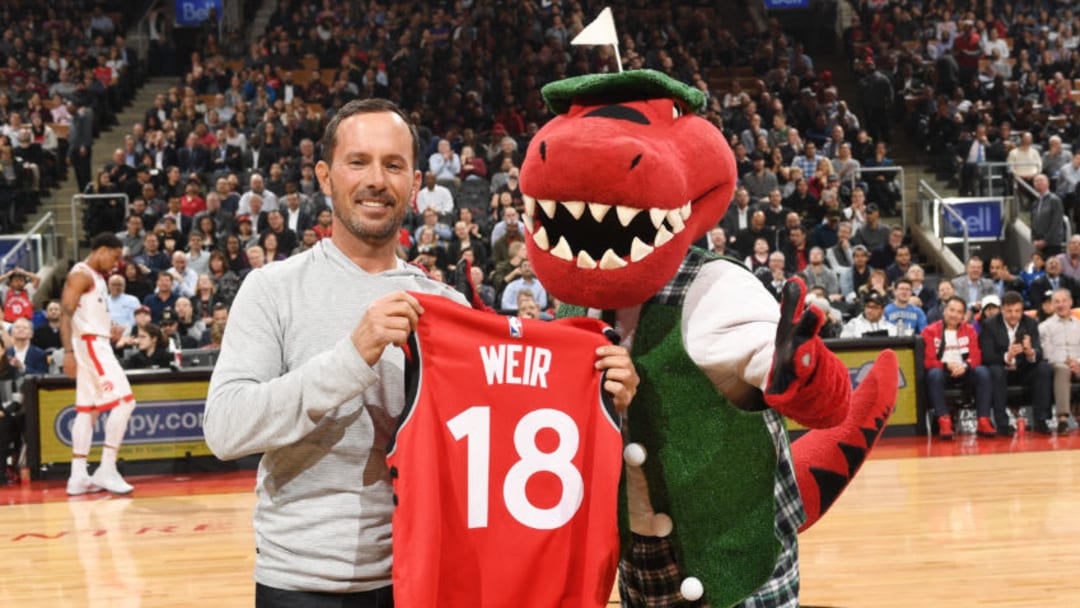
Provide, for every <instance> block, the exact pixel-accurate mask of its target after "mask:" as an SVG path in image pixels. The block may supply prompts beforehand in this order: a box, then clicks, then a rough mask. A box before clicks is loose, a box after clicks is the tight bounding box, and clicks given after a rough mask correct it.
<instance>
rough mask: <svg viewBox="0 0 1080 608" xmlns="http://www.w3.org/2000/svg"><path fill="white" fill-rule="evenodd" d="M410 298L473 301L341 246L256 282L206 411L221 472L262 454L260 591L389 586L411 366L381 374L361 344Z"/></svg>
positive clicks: (383, 365)
mask: <svg viewBox="0 0 1080 608" xmlns="http://www.w3.org/2000/svg"><path fill="white" fill-rule="evenodd" d="M397 290H407V291H420V292H424V293H434V294H441V295H445V296H447V297H449V298H452V299H454V300H456V301H458V302H460V303H463V304H464V303H465V300H464V298H463V297H462V296H461V295H460V294H458V293H457V292H456V291H454V290H452V289H451V288H450V287H448V286H446V285H443V284H441V283H438V282H436V281H434V280H432V279H430V278H428V277H427V276H426V275H424V274H423V273H422V272H421V271H420V270H418V269H416V268H414V267H411V266H407V265H406V264H405V263H404V262H401V263H400V264H399V266H398V268H397V269H394V270H390V271H386V272H382V273H379V274H369V273H367V272H365V271H363V270H362V269H360V268H359V267H358V266H356V264H354V263H353V262H352V261H351V260H349V259H348V258H347V257H346V256H345V255H344V254H343V253H342V252H341V250H340V249H338V248H337V247H336V246H335V245H334V244H333V243H331V242H330V239H323V240H322V241H320V242H319V244H317V245H316V246H315V247H313V248H312V249H311V250H309V251H307V252H304V253H302V254H299V255H297V256H294V257H292V258H289V259H288V260H285V261H282V262H275V263H273V264H270V265H268V266H266V267H264V268H261V269H259V270H256V271H254V272H252V273H251V274H250V275H249V276H248V277H247V279H246V280H245V281H244V285H243V287H242V289H240V292H239V294H238V295H237V297H236V300H235V302H234V304H233V307H232V310H231V311H230V314H229V323H228V329H227V330H226V332H225V337H224V340H223V343H222V348H221V356H220V358H219V359H218V362H217V365H216V366H215V368H214V374H213V377H212V378H211V381H210V391H209V395H208V397H207V401H206V417H205V421H204V431H205V436H206V442H207V444H208V445H209V446H210V449H211V450H213V452H214V454H216V455H217V456H218V457H219V458H222V459H232V458H238V457H240V456H245V455H248V454H256V453H263V457H262V460H261V461H260V463H259V472H258V480H257V486H256V494H257V495H258V504H257V505H256V507H255V516H254V527H255V542H256V547H257V550H258V556H257V557H256V560H255V580H256V581H257V582H259V583H262V584H264V585H268V586H271V587H276V588H280V589H292V590H303V591H323V592H333V593H343V592H354V591H366V590H370V589H375V588H379V587H384V586H386V585H389V584H390V564H391V541H390V520H391V515H392V513H393V503H392V500H393V498H392V495H393V488H392V485H391V481H390V474H389V471H388V469H387V466H386V453H385V450H386V446H387V443H388V441H389V440H390V438H391V436H392V434H393V433H394V430H395V428H396V424H397V417H398V415H399V414H400V413H401V410H402V407H403V405H404V398H405V395H404V376H403V371H402V370H403V355H402V352H401V350H400V349H399V348H397V347H394V346H388V347H387V349H386V351H385V352H384V353H383V357H382V359H381V360H379V362H378V363H376V364H375V366H374V367H371V366H368V365H367V363H366V362H365V361H364V360H363V358H362V357H361V356H360V354H359V353H358V352H357V351H356V348H355V347H354V346H353V344H352V342H351V341H350V336H351V334H352V331H353V329H354V328H355V327H356V325H357V324H358V323H359V321H360V319H361V317H363V315H364V312H365V311H366V310H367V308H368V305H369V304H370V303H371V302H372V301H374V300H376V299H378V298H380V297H382V296H384V295H386V294H389V293H391V292H394V291H397Z"/></svg>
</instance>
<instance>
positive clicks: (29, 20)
mask: <svg viewBox="0 0 1080 608" xmlns="http://www.w3.org/2000/svg"><path fill="white" fill-rule="evenodd" d="M124 5H125V3H121V2H108V3H106V2H99V3H93V4H92V3H89V2H79V1H74V0H64V1H61V2H53V3H48V5H47V6H43V7H37V6H34V5H32V4H31V3H25V2H23V3H20V2H12V3H4V6H3V7H0V230H3V231H5V232H9V231H12V230H15V229H16V228H18V227H19V226H21V224H22V222H23V221H24V220H25V218H26V217H27V216H28V215H29V214H30V213H32V212H33V211H34V210H35V209H36V208H37V206H38V204H39V202H40V198H41V196H42V195H43V194H45V193H46V192H48V190H50V189H52V188H55V187H56V186H57V185H58V184H59V182H60V181H61V180H62V179H63V177H64V176H65V175H66V170H67V167H68V165H69V164H70V165H71V166H72V167H73V168H74V170H75V173H76V175H77V177H78V181H79V185H80V188H81V187H82V186H83V185H85V184H86V183H88V182H89V181H90V168H91V164H92V162H93V139H94V137H95V135H96V134H97V133H98V131H99V130H100V129H102V128H104V127H108V126H111V125H114V124H116V113H117V112H118V111H119V110H120V109H121V108H122V107H123V106H124V105H126V104H127V103H128V102H129V101H130V99H131V98H132V97H133V95H134V92H135V90H136V87H137V86H138V85H139V83H140V82H141V80H142V78H143V66H142V65H141V64H140V62H139V60H138V58H137V57H136V55H135V53H134V51H133V50H132V49H131V48H129V47H128V45H127V41H126V40H125V38H124V36H123V35H122V33H121V32H123V31H125V28H126V26H128V25H130V22H129V21H128V20H129V19H130V18H131V17H132V15H130V14H126V13H125V12H123V8H124Z"/></svg>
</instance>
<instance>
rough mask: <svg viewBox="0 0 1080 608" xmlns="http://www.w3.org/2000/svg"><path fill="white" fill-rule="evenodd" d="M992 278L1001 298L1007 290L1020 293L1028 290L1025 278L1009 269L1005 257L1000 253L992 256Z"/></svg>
mask: <svg viewBox="0 0 1080 608" xmlns="http://www.w3.org/2000/svg"><path fill="white" fill-rule="evenodd" d="M990 280H991V281H993V283H994V288H995V289H997V295H998V297H999V298H1004V297H1005V292H1007V291H1015V292H1017V293H1020V294H1023V293H1024V292H1025V291H1027V283H1024V279H1021V278H1020V277H1018V276H1016V275H1014V274H1013V273H1012V272H1010V271H1009V267H1008V266H1007V265H1006V264H1005V258H1003V257H1001V256H1000V255H995V256H994V257H992V258H990Z"/></svg>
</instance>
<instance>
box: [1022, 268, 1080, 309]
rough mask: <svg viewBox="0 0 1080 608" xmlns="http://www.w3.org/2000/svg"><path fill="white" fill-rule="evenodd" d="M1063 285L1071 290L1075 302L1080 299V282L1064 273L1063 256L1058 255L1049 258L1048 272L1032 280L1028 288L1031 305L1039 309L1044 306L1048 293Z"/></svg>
mask: <svg viewBox="0 0 1080 608" xmlns="http://www.w3.org/2000/svg"><path fill="white" fill-rule="evenodd" d="M1062 287H1064V288H1065V289H1068V290H1069V293H1071V294H1072V296H1073V301H1074V302H1076V301H1078V300H1080V298H1078V297H1077V296H1080V283H1077V282H1076V281H1074V280H1073V279H1071V278H1069V277H1067V276H1065V275H1064V274H1062V272H1061V258H1059V257H1057V256H1054V257H1051V258H1047V259H1046V274H1044V275H1043V276H1040V277H1037V278H1036V279H1035V280H1034V281H1032V282H1031V287H1030V288H1028V299H1029V300H1030V301H1031V307H1032V308H1034V309H1035V310H1038V309H1039V308H1040V307H1041V306H1042V302H1043V300H1045V299H1046V297H1047V296H1046V294H1047V293H1051V292H1053V291H1054V290H1055V289H1059V288H1062Z"/></svg>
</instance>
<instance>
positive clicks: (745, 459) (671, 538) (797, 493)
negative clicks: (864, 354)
mask: <svg viewBox="0 0 1080 608" xmlns="http://www.w3.org/2000/svg"><path fill="white" fill-rule="evenodd" d="M543 94H544V99H545V101H546V103H547V104H548V106H549V107H550V108H551V109H552V110H553V111H554V112H555V113H557V114H558V116H557V117H556V118H554V119H553V120H551V121H550V122H549V123H548V124H547V125H545V126H544V128H543V129H541V130H540V132H539V133H537V135H536V136H535V137H534V138H533V139H532V143H531V144H530V145H529V150H528V153H527V155H526V160H525V162H524V164H523V166H522V169H521V189H522V193H523V194H524V195H525V217H524V221H525V226H526V229H527V236H526V243H527V246H528V251H529V259H530V261H531V263H532V266H533V268H534V269H535V271H536V274H537V276H538V277H539V279H540V281H541V283H542V284H543V285H544V287H545V288H546V289H547V290H548V292H549V293H551V294H553V295H555V296H556V297H557V298H558V299H559V300H560V301H562V302H565V303H567V304H568V306H566V307H564V309H563V310H562V311H561V314H576V315H592V316H599V317H603V318H605V319H607V320H608V321H609V322H612V323H614V324H615V326H616V329H617V330H619V333H620V335H622V336H623V341H624V344H625V345H626V346H628V347H629V348H630V351H631V355H632V356H633V359H634V363H635V365H636V366H637V369H638V373H639V375H640V376H641V378H642V384H641V386H640V387H639V389H638V393H637V396H636V397H635V399H634V402H633V404H632V405H631V407H630V410H629V416H628V422H629V424H628V429H627V434H628V441H629V442H632V443H631V445H633V447H632V448H630V449H628V450H627V460H628V465H627V467H626V475H625V478H624V480H625V483H624V501H623V509H622V511H623V512H622V513H621V515H620V520H621V528H622V531H623V538H624V545H623V557H622V560H621V563H620V577H619V578H620V583H619V591H620V593H621V595H622V598H623V603H624V605H626V606H631V607H635V608H636V607H648V608H657V607H664V606H705V605H708V606H712V607H713V608H719V607H724V606H732V605H743V606H796V605H798V592H799V570H798V544H797V538H796V534H797V531H798V530H799V529H800V526H802V527H803V528H805V527H807V526H809V525H810V524H812V523H813V522H814V521H816V519H817V518H818V517H820V515H821V514H822V513H823V512H824V511H825V510H826V509H827V508H828V507H829V505H830V504H832V502H833V500H834V499H835V498H836V497H837V496H838V495H839V494H840V492H841V491H842V489H843V488H844V486H845V485H846V484H847V482H848V481H849V480H850V479H851V477H852V476H853V475H854V474H855V471H856V470H857V469H858V467H859V466H860V465H861V464H862V461H863V459H864V458H865V455H866V452H867V451H869V449H870V448H871V447H872V446H873V443H874V442H875V441H876V440H877V438H878V437H879V436H880V433H881V430H882V429H883V428H884V425H885V421H886V419H887V418H888V415H889V413H891V411H892V406H893V403H894V402H895V398H896V386H897V369H896V359H895V356H894V355H893V353H892V352H891V351H886V352H884V353H882V354H881V356H880V357H879V359H878V361H877V363H876V364H875V366H874V369H873V371H872V372H871V373H870V375H869V376H868V378H867V379H866V380H864V381H863V383H862V384H861V385H860V386H859V389H858V390H857V391H855V392H854V394H853V393H852V391H851V385H850V379H849V375H848V370H847V369H846V367H845V366H844V365H843V363H841V362H840V360H839V359H838V358H836V356H835V355H833V354H832V353H831V352H829V351H828V350H827V349H826V348H825V345H824V344H823V343H822V341H821V339H820V338H819V337H818V335H817V333H818V330H819V329H820V326H821V324H822V322H823V317H821V316H820V315H818V314H816V313H815V312H814V311H813V309H812V308H810V309H807V310H805V311H804V310H803V292H804V290H805V288H804V287H803V285H802V283H801V281H798V280H793V281H792V282H790V283H789V284H788V285H787V286H786V287H785V290H784V294H783V296H784V297H783V301H782V303H781V305H780V306H777V304H776V301H775V299H773V297H772V296H771V295H770V294H769V293H768V292H767V291H766V290H765V288H764V286H763V285H762V284H761V283H760V282H759V281H758V280H757V279H756V278H755V277H754V276H753V275H752V274H751V273H750V272H749V271H748V270H747V269H746V268H744V267H742V266H741V265H738V264H736V263H733V262H731V261H729V260H725V259H719V258H716V257H715V256H712V255H711V254H709V253H708V252H705V251H702V250H700V249H697V248H695V247H692V246H691V244H692V243H693V241H694V240H695V239H697V238H699V237H700V236H701V235H703V234H705V233H706V232H707V231H708V230H709V229H711V228H712V227H713V226H715V225H716V224H717V222H718V221H719V220H720V218H721V217H722V216H723V214H724V211H725V210H726V209H727V206H728V202H729V201H730V200H731V195H732V191H733V190H734V188H735V182H736V173H735V162H734V159H733V157H732V154H731V151H730V149H729V148H728V146H727V144H726V142H725V141H724V138H723V135H722V134H721V133H720V131H719V130H717V129H716V127H714V126H713V125H712V124H710V123H709V122H707V121H706V120H704V119H703V118H701V117H700V116H697V115H696V112H698V111H700V110H701V108H702V107H703V106H704V103H705V98H704V95H703V94H702V93H701V92H700V91H698V90H696V89H692V88H690V87H687V86H685V85H683V84H681V83H678V82H676V81H674V80H672V79H670V78H668V77H667V76H665V75H663V74H661V73H658V72H653V71H649V70H638V71H631V72H624V73H621V74H597V75H588V76H580V77H576V78H571V79H568V80H563V81H559V82H555V83H551V84H549V85H547V86H546V87H544V89H543ZM784 417H790V418H792V419H794V420H795V421H797V422H799V423H801V424H803V425H805V426H808V427H811V428H812V429H821V430H813V431H811V432H809V433H808V434H807V435H805V436H804V437H803V438H801V439H800V440H799V441H797V442H795V443H794V444H792V445H789V443H788V438H787V434H786V430H785V426H784ZM804 505H805V508H804Z"/></svg>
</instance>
